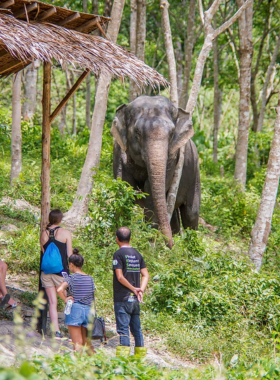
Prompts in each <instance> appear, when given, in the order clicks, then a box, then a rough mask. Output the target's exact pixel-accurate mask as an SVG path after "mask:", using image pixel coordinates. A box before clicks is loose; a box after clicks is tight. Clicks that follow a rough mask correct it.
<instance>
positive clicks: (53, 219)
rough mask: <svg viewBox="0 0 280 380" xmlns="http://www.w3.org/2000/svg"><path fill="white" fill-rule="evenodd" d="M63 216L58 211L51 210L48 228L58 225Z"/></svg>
mask: <svg viewBox="0 0 280 380" xmlns="http://www.w3.org/2000/svg"><path fill="white" fill-rule="evenodd" d="M62 218H63V214H62V212H61V211H60V210H59V209H55V210H52V211H51V212H50V213H49V222H50V223H49V224H48V226H51V225H52V224H59V223H60V222H61V221H62Z"/></svg>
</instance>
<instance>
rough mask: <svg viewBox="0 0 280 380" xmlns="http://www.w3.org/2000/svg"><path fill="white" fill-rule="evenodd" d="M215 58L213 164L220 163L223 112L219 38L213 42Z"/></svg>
mask: <svg viewBox="0 0 280 380" xmlns="http://www.w3.org/2000/svg"><path fill="white" fill-rule="evenodd" d="M213 58H214V128H213V162H218V131H219V128H220V120H221V111H222V91H221V89H220V87H219V53H218V41H217V38H216V39H215V40H214V41H213Z"/></svg>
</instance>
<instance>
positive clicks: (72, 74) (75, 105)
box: [71, 71, 77, 135]
mask: <svg viewBox="0 0 280 380" xmlns="http://www.w3.org/2000/svg"><path fill="white" fill-rule="evenodd" d="M71 82H72V83H71V85H72V86H74V84H75V75H74V73H73V71H71ZM72 86H71V87H72ZM72 134H73V135H76V134H77V102H76V93H74V94H73V115H72Z"/></svg>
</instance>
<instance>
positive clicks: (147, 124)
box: [111, 95, 201, 248]
mask: <svg viewBox="0 0 280 380" xmlns="http://www.w3.org/2000/svg"><path fill="white" fill-rule="evenodd" d="M111 133H112V135H113V137H114V153H113V170H114V177H115V178H117V177H120V178H121V179H122V180H123V181H126V182H128V183H129V184H130V185H131V186H133V187H134V188H135V189H140V190H142V191H143V192H145V193H147V194H149V195H148V196H147V197H146V198H145V199H144V200H143V201H142V204H141V206H143V207H144V209H145V215H146V218H148V219H150V220H151V219H152V221H153V222H154V223H155V224H156V225H157V227H158V228H159V230H160V231H161V232H162V233H163V234H164V235H165V236H166V237H167V238H168V246H169V247H170V248H171V247H172V245H173V240H172V232H173V233H178V232H180V217H181V220H182V225H183V227H184V228H191V229H197V228H198V219H199V208H200V194H201V186H200V172H199V162H198V153H197V149H196V146H195V144H194V142H193V141H192V140H191V137H192V135H193V127H192V122H191V120H190V115H189V114H188V113H187V112H186V111H184V110H183V109H181V108H176V107H175V106H174V105H173V103H172V102H171V101H170V100H169V99H167V98H166V97H164V96H146V95H142V96H139V97H138V98H136V99H135V100H133V101H132V102H131V103H129V104H128V105H126V104H123V105H121V106H120V107H118V108H117V110H116V115H115V118H114V120H113V123H112V128H111ZM184 145H185V154H184V164H183V170H182V177H181V180H180V184H179V189H178V193H177V197H176V202H175V208H174V212H173V215H172V218H171V221H170V222H169V218H168V212H167V204H166V196H167V193H168V190H169V188H170V185H171V182H172V179H173V175H174V171H175V167H176V164H177V162H178V159H179V151H180V148H181V147H183V146H184ZM179 210H180V212H179Z"/></svg>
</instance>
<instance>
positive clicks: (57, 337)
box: [54, 331, 63, 339]
mask: <svg viewBox="0 0 280 380" xmlns="http://www.w3.org/2000/svg"><path fill="white" fill-rule="evenodd" d="M54 337H55V339H62V338H63V335H62V333H61V332H60V331H56V332H55V334H54Z"/></svg>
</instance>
